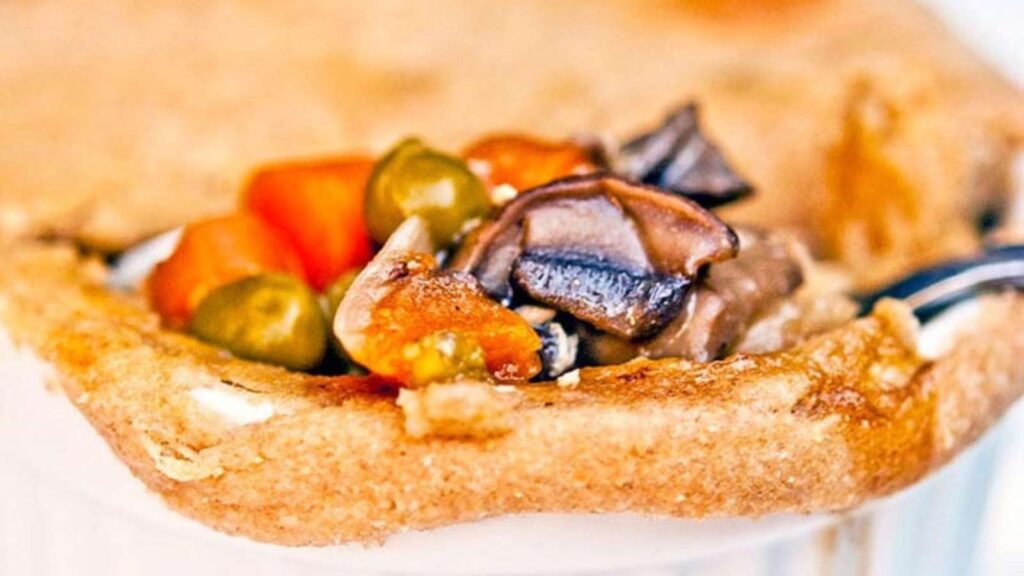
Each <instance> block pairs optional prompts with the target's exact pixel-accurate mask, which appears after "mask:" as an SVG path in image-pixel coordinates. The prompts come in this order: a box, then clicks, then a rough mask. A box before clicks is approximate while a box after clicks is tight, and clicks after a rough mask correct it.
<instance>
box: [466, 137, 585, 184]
mask: <svg viewBox="0 0 1024 576" xmlns="http://www.w3.org/2000/svg"><path fill="white" fill-rule="evenodd" d="M462 156H463V158H465V159H466V161H467V162H468V163H469V166H470V169H472V170H473V171H475V172H476V173H477V176H479V177H480V178H481V179H482V180H483V181H484V182H486V183H487V184H488V186H490V187H492V188H493V187H495V186H498V185H501V184H508V185H510V186H512V187H513V188H515V189H516V190H526V189H528V188H533V187H534V186H540V185H541V184H547V183H548V182H551V181H552V180H556V179H558V178H562V177H565V176H572V175H577V174H585V173H587V172H593V171H594V170H596V167H595V166H594V164H593V163H592V162H591V161H590V159H589V158H588V157H587V153H586V151H585V150H583V148H582V147H580V146H578V145H576V144H573V143H571V142H547V141H544V140H539V139H537V138H531V137H529V136H521V135H515V134H506V135H498V136H491V137H488V138H484V139H483V140H480V141H478V142H476V143H475V144H473V145H472V146H470V147H469V148H467V149H466V150H465V151H464V152H463V154H462Z"/></svg>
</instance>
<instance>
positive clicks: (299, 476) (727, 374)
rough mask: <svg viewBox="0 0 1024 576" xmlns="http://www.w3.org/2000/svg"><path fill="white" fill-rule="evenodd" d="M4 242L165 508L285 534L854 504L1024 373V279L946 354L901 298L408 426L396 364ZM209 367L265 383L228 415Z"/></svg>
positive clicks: (88, 408) (33, 332)
mask: <svg viewBox="0 0 1024 576" xmlns="http://www.w3.org/2000/svg"><path fill="white" fill-rule="evenodd" d="M0 252H2V253H3V255H4V258H5V263H6V264H5V266H4V267H3V269H2V270H0V321H2V324H3V325H4V327H6V329H7V331H8V332H9V334H10V335H11V337H12V338H13V339H14V341H15V342H17V343H18V345H19V346H23V347H28V348H29V349H31V350H33V351H34V352H35V353H36V354H37V355H39V356H40V357H41V358H43V359H44V360H45V361H47V362H48V363H50V364H52V365H53V367H54V368H55V373H56V374H57V378H56V380H57V381H58V383H59V384H60V388H61V389H62V390H63V392H64V393H65V394H66V395H67V397H68V398H69V399H70V400H71V401H72V402H73V403H74V404H75V405H76V407H77V408H78V409H79V410H80V411H81V413H82V414H83V415H84V416H85V417H86V418H87V419H88V420H89V422H90V423H91V424H92V425H93V426H94V427H95V428H96V430H97V431H98V432H99V433H100V434H101V435H102V436H103V437H104V438H105V439H106V441H107V442H108V443H109V445H110V446H111V448H112V449H113V450H114V451H115V453H116V454H117V455H118V456H119V457H120V458H121V459H122V460H123V461H124V462H125V463H126V464H127V465H128V466H129V467H130V468H131V470H132V472H133V473H134V474H135V475H136V476H137V477H138V478H139V479H141V480H142V481H143V482H144V483H145V484H146V485H147V486H148V487H149V488H150V489H152V490H153V491H154V492H156V493H158V494H160V495H161V496H162V497H163V499H164V500H165V501H166V502H167V503H168V504H169V505H170V506H171V507H172V508H174V509H176V510H178V511H180V512H182V513H184V514H186V515H188V516H191V517H193V518H195V519H197V520H199V521H201V522H203V523H205V524H208V525H210V526H212V527H214V528H217V529H219V530H222V531H225V532H229V533H234V534H242V535H245V536H248V537H250V538H253V539H256V540H262V541H268V542H275V543H279V544H288V545H306V544H315V545H324V544H331V543H337V542H349V541H361V542H376V541H380V540H381V539H382V538H384V537H386V536H388V535H390V534H393V533H396V532H399V531H403V530H409V529H427V528H431V527H437V526H441V525H445V524H451V523H455V522H464V521H472V520H475V519H480V518H484V517H489V516H497V515H502V514H512V513H522V512H584V513H600V512H618V511H632V512H641V513H650V514H658V515H667V516H676V517H687V518H704V517H711V516H737V515H739V516H761V515H766V514H774V513H810V512H822V511H832V510H843V509H848V508H851V507H854V506H857V505H859V504H861V503H863V502H865V501H867V500H870V499H872V498H876V497H879V496H883V495H885V494H889V493H892V492H894V491H896V490H899V489H901V488H904V487H906V486H908V485H910V484H912V483H914V482H915V481H917V480H918V479H920V478H921V477H923V476H924V475H926V474H928V473H929V472H931V471H933V470H935V469H936V468H938V467H940V466H941V465H942V464H944V463H945V462H947V461H948V460H950V459H951V458H953V457H954V456H955V455H956V454H958V453H959V452H960V451H961V450H962V449H964V448H965V447H966V446H968V445H969V444H970V443H971V442H972V441H973V440H975V439H976V438H977V437H978V436H979V435H981V434H982V433H983V432H984V431H985V430H986V429H988V427H989V426H990V425H991V424H992V423H993V422H994V421H995V420H996V419H997V418H999V416H1000V415H1001V414H1002V413H1003V412H1004V411H1005V410H1006V409H1007V408H1008V407H1009V406H1010V405H1011V404H1012V403H1013V402H1014V401H1015V400H1016V399H1017V398H1018V397H1019V396H1020V395H1021V393H1022V391H1024V363H1022V362H1020V361H1019V358H1021V357H1022V356H1024V333H1022V332H1021V331H1019V330H1018V326H1020V325H1021V324H1022V323H1024V297H1022V296H1020V295H1012V294H1004V295H996V296H989V297H985V298H984V299H983V300H982V306H983V313H982V314H981V315H980V316H979V320H978V322H977V324H976V325H975V326H972V327H970V328H969V329H968V330H967V331H966V332H965V333H964V334H963V336H962V337H961V339H960V340H959V343H958V344H957V346H956V347H955V348H954V349H953V350H952V351H951V352H950V353H948V354H946V355H945V356H943V357H941V358H939V359H937V360H935V361H931V362H928V361H924V360H922V359H921V358H919V357H918V356H917V355H916V354H915V352H914V351H913V348H912V346H913V341H912V340H913V338H912V335H911V334H910V332H911V331H912V330H913V326H912V325H911V324H910V323H909V322H908V321H907V319H906V318H905V317H904V315H903V314H902V313H901V312H900V309H899V308H898V307H885V308H883V309H880V310H876V312H875V313H874V314H873V315H871V316H869V317H867V318H864V319H861V320H857V321H854V322H851V323H849V324H848V325H846V326H843V327H841V328H839V329H837V330H835V331H832V332H830V333H827V334H824V335H822V336H820V337H817V338H814V339H813V340H810V341H808V342H806V343H804V344H802V345H800V346H798V347H796V348H794V349H792V350H788V351H785V352H781V353H776V354H769V355H763V356H744V355H737V356H733V357H730V358H728V359H726V360H723V361H721V362H715V363H712V364H707V365H699V364H693V363H688V362H684V361H658V362H652V361H639V362H633V363H630V364H627V365H623V366H617V367H608V368H600V369H587V370H584V371H583V372H582V374H581V378H580V381H579V382H578V383H575V384H571V385H567V386H558V385H529V386H521V387H516V388H514V389H511V390H510V391H509V392H508V394H509V395H510V398H511V399H512V401H513V403H514V405H515V409H514V410H513V412H512V415H511V425H512V429H511V431H510V432H509V433H508V434H505V435H502V436H497V437H494V438H490V439H487V440H453V439H438V438H434V439H425V440H415V439H412V438H411V437H409V436H408V435H406V434H405V433H404V431H403V421H402V415H401V411H400V410H399V408H397V407H396V405H395V401H394V395H393V392H394V391H393V390H391V389H390V388H389V387H388V385H387V383H385V382H381V381H377V380H373V379H353V378H347V377H340V378H338V377H334V378H332V377H322V376H309V375H302V374H293V373H288V372H285V371H283V370H279V369H276V368H272V367H268V366H263V365H259V364H254V363H249V362H243V361H239V360H235V359H232V358H229V357H227V356H226V355H224V354H222V353H220V352H218V351H217V350H214V349H212V348H210V347H207V346H204V345H202V344H200V343H197V342H195V341H194V340H192V339H190V338H187V337H185V336H182V335H179V334H175V333H172V332H168V331H165V330H162V329H161V328H160V326H159V322H158V320H157V319H156V318H155V317H154V316H153V315H152V314H151V313H150V312H148V311H147V310H146V309H145V307H144V306H143V305H142V304H141V303H140V302H138V301H137V300H135V299H134V298H133V297H132V296H130V295H119V294H115V293H112V292H110V291H108V290H107V289H105V288H104V287H103V286H102V276H103V273H102V267H101V266H99V265H98V264H97V263H95V262H89V261H88V260H83V259H81V258H79V257H78V256H77V255H76V254H75V253H74V252H73V251H72V250H71V249H69V248H66V247H54V246H40V245H15V246H7V247H4V248H3V249H2V250H0ZM198 388H208V389H214V390H219V391H223V392H227V393H231V394H236V395H238V396H240V397H241V398H244V399H245V400H246V401H248V402H250V403H253V404H263V405H269V406H271V407H272V408H273V412H274V416H273V417H272V418H270V419H268V420H266V421H263V422H258V423H252V424H248V425H237V424H232V423H230V422H228V421H226V420H225V419H224V418H221V417H220V416H217V415H216V414H214V413H212V412H210V411H208V410H206V409H204V408H203V407H202V405H200V404H199V403H197V402H196V401H195V400H194V397H193V396H192V395H191V394H192V391H193V390H195V389H198Z"/></svg>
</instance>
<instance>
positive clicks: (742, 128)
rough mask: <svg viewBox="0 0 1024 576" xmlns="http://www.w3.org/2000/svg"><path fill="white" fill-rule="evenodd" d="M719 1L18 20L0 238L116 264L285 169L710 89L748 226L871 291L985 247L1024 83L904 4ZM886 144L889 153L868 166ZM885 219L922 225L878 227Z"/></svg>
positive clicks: (599, 120)
mask: <svg viewBox="0 0 1024 576" xmlns="http://www.w3.org/2000/svg"><path fill="white" fill-rule="evenodd" d="M713 4H714V5H716V6H717V8H707V5H708V3H706V2H696V1H694V2H690V1H682V2H680V1H675V0H646V1H644V2H640V3H638V2H634V1H615V2H602V3H600V5H599V6H597V5H593V4H592V3H580V2H571V1H569V2H548V1H543V0H537V1H534V0H527V1H518V0H517V1H514V2H506V3H499V4H494V3H488V4H487V5H486V6H485V5H483V4H480V3H478V2H471V1H469V2H467V1H461V0H441V1H439V2H411V3H410V2H405V1H401V2H399V1H390V0H384V1H380V2H344V3H339V2H329V1H325V2H314V3H312V4H308V3H307V4H306V5H305V6H304V8H303V9H302V10H298V9H296V8H295V7H294V6H292V5H291V4H288V3H257V4H253V3H249V2H228V3H218V4H216V5H212V4H210V3H208V2H187V3H185V4H182V3H180V2H176V3H172V4H162V3H157V4H152V3H150V4H147V5H145V6H139V5H137V3H133V2H122V1H119V0H107V1H104V2H101V3H99V4H97V3H91V4H90V5H89V6H84V5H82V6H77V5H76V6H69V5H67V4H66V3H60V2H31V3H15V4H10V5H7V6H5V7H4V8H3V9H2V14H3V18H0V37H2V38H4V39H5V42H6V43H7V48H6V49H5V50H4V54H5V55H6V57H5V58H4V62H3V63H2V64H0V66H2V67H3V68H2V70H3V74H0V125H3V127H4V128H3V130H0V148H2V149H4V150H5V154H4V155H3V157H2V158H0V181H2V182H3V184H4V185H3V187H2V189H0V206H2V212H0V230H4V231H5V232H7V233H13V234H20V235H24V234H30V235H31V234H56V235H59V236H65V237H70V238H74V239H77V240H80V241H82V242H84V243H86V244H88V245H90V246H95V247H100V248H104V249H108V250H116V249H120V248H123V247H125V246H127V245H129V244H131V243H132V242H134V241H136V240H138V239H140V238H142V237H145V236H148V235H151V234H154V233H156V232H159V231H162V230H165V229H167V228H170V227H173V226H175V225H178V224H180V223H182V222H187V221H190V220H194V219H196V218H198V217H201V216H208V215H211V214H216V213H220V212H223V211H225V210H226V209H228V207H230V206H231V205H233V203H234V200H235V196H236V193H237V192H236V191H237V190H238V187H239V184H240V182H241V181H242V179H243V178H244V177H245V176H246V172H247V171H248V170H249V169H250V167H251V166H254V165H257V164H260V163H262V162H265V161H266V160H268V159H272V158H281V157H288V156H309V155H322V154H327V153H333V152H335V151H336V150H339V149H344V150H353V149H359V148H367V149H371V150H380V149H382V148H383V147H385V146H387V145H389V144H390V143H391V142H393V141H394V140H395V139H397V138H398V137H400V136H403V135H405V134H409V133H414V134H419V135H422V136H423V137H424V138H426V139H427V140H428V141H431V142H434V143H436V144H438V145H441V146H444V147H449V148H452V147H457V146H460V145H462V144H464V143H465V142H466V141H467V140H468V139H469V138H470V137H472V136H473V135H475V134H480V133H486V132H491V131H494V130H503V129H504V130H507V129H519V128H521V127H523V126H529V127H531V129H532V130H534V131H537V132H539V133H540V134H541V135H548V136H558V137H562V136H564V135H567V134H573V133H581V132H588V133H589V132H593V131H598V132H607V133H611V134H614V135H616V136H626V135H628V134H629V133H631V132H632V131H635V130H637V129H638V128H639V127H642V126H645V125H651V124H653V123H655V122H657V121H658V119H659V118H658V115H659V114H660V113H661V111H663V110H667V109H669V108H670V107H672V106H674V105H676V104H678V103H680V102H682V101H686V100H689V99H696V100H698V101H700V102H701V103H702V104H703V106H704V110H705V120H706V123H707V127H708V129H709V132H710V134H711V135H712V136H713V137H714V138H715V140H716V141H718V142H719V143H720V144H721V146H722V147H723V148H724V150H725V151H726V153H727V155H728V156H729V157H730V158H732V159H734V161H735V162H736V163H737V165H738V168H739V169H740V171H741V172H742V173H744V174H746V175H747V176H748V177H749V178H750V179H751V181H752V182H753V183H754V185H755V186H756V187H757V188H758V190H759V194H758V195H757V197H755V198H754V199H752V200H750V201H749V202H746V203H743V204H741V205H740V206H737V207H736V208H735V209H733V210H734V211H733V212H732V213H730V214H728V215H729V216H730V217H731V218H732V219H734V220H740V221H750V222H755V223H760V224H766V225H771V226H773V227H778V226H789V227H793V228H797V229H800V230H803V231H805V232H807V236H808V238H809V239H810V240H812V241H813V242H814V244H816V245H817V249H818V251H819V253H820V254H822V255H824V256H828V257H837V258H841V259H843V260H845V261H847V262H849V263H850V265H851V266H853V267H854V268H855V269H856V270H857V273H858V276H864V277H868V279H869V280H871V281H873V282H874V283H877V282H878V281H881V280H884V279H888V278H891V277H892V276H893V274H895V273H898V272H899V271H902V270H904V269H906V268H907V267H908V266H912V265H919V264H921V263H922V262H923V261H925V260H933V259H935V258H939V257H943V256H949V255H950V254H953V253H960V252H963V251H965V250H969V249H971V248H972V247H973V237H972V235H971V233H970V232H969V230H968V228H967V226H968V224H966V222H967V221H969V220H970V219H971V218H973V216H974V215H975V214H977V213H979V212H981V211H983V210H984V209H986V208H987V206H988V204H989V200H990V199H991V198H992V197H993V196H994V195H998V194H999V193H1000V192H1001V188H1003V186H1004V184H1005V168H1006V164H1007V162H1008V158H1009V155H1010V148H1011V147H1012V146H1013V144H1014V142H1019V141H1020V138H1021V134H1022V126H1024V120H1022V118H1024V112H1022V99H1021V95H1020V93H1019V92H1018V91H1017V90H1015V89H1014V88H1012V87H1011V86H1010V85H1009V84H1008V83H1007V82H1006V81H1005V80H1003V79H1002V78H1000V77H999V76H998V75H997V74H996V73H995V72H994V71H993V70H991V69H990V68H989V67H987V66H986V65H985V64H984V63H983V62H981V61H980V60H979V58H977V57H976V56H975V55H973V54H972V53H971V52H970V51H968V50H967V49H965V48H964V47H963V46H962V45H961V44H960V43H959V42H958V41H957V40H956V39H955V38H954V37H953V36H952V35H951V34H950V33H949V32H948V31H947V30H945V29H944V28H943V26H942V25H941V24H940V23H939V22H938V20H937V19H936V18H935V17H934V16H933V15H931V14H929V13H928V12H927V11H926V10H925V9H923V8H922V7H919V6H917V5H916V4H914V3H913V2H910V1H908V0H898V1H890V0H805V1H795V2H792V1H791V2H769V1H758V2H718V3H713ZM54 37H59V38H60V42H54V41H53V39H54ZM858 127H859V128H858ZM865 130H866V131H867V134H868V135H869V136H870V137H871V138H874V139H875V140H873V141H872V142H875V144H877V148H878V150H880V152H878V153H877V154H872V153H870V152H868V153H861V154H859V155H858V154H857V150H859V149H860V148H858V146H857V142H860V141H862V140H863V138H861V136H858V134H860V135H863V133H864V132H865ZM872 135H873V136H872ZM876 141H877V142H876ZM838 156H841V157H843V158H844V159H843V160H842V161H840V160H836V158H837V157H838ZM55 167H56V168H57V169H54V168H55ZM863 172H866V173H869V174H876V175H877V177H875V179H874V180H872V182H874V183H876V184H877V183H881V184H884V185H886V187H887V188H889V189H893V190H896V192H895V193H893V194H889V195H881V196H880V195H878V194H872V193H871V192H870V191H869V190H870V189H871V186H870V185H869V184H870V182H862V181H858V180H857V179H856V178H853V177H851V176H850V174H853V173H863ZM879 206H881V207H882V208H881V209H880V208H878V207H879ZM883 214H884V215H883ZM923 214H927V217H924V216H923ZM844 215H845V216H844ZM881 218H896V219H898V220H899V221H900V226H897V227H885V230H891V229H899V230H900V232H899V233H896V234H892V233H890V232H885V231H879V230H878V226H868V227H867V230H866V231H864V230H863V229H862V228H861V227H860V226H859V225H858V224H857V222H861V221H864V220H867V221H869V222H870V221H876V220H878V219H881ZM816 223H820V224H816Z"/></svg>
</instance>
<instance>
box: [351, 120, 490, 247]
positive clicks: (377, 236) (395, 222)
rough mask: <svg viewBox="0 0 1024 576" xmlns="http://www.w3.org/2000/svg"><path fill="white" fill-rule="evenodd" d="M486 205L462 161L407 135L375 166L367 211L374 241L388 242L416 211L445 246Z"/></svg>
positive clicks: (436, 240) (437, 241) (476, 180)
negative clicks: (408, 137)
mask: <svg viewBox="0 0 1024 576" xmlns="http://www.w3.org/2000/svg"><path fill="white" fill-rule="evenodd" d="M489 207H490V199H489V197H488V195H487V191H486V190H485V189H484V185H483V183H482V182H480V179H479V178H477V177H476V175H474V174H473V173H472V172H471V171H470V170H469V168H467V167H466V163H465V162H463V161H462V160H460V159H458V158H454V157H452V156H447V155H445V154H442V153H440V152H437V151H435V150H431V149H430V148H427V147H426V146H424V145H423V144H422V143H421V142H420V141H419V140H405V141H403V142H401V143H400V144H399V145H398V146H396V147H395V148H394V149H393V150H392V151H391V152H390V153H388V154H387V156H385V157H384V158H383V159H381V161H380V162H378V163H377V166H376V167H375V168H374V170H373V175H372V177H371V178H370V182H369V185H368V188H367V196H366V207H365V213H366V223H367V226H368V228H369V230H370V235H371V236H372V237H373V239H374V240H376V241H377V242H380V243H382V244H383V243H384V242H386V241H387V239H388V237H389V236H390V235H391V233H392V232H394V231H395V229H396V228H398V226H399V224H401V223H402V222H403V221H405V219H406V218H409V217H410V216H420V217H422V218H423V219H424V220H425V221H426V222H427V224H428V225H429V228H430V234H431V236H432V237H433V239H434V244H435V245H436V246H437V247H444V246H447V245H449V244H451V243H452V242H453V241H454V240H455V238H456V237H458V236H459V235H460V234H461V233H462V232H463V231H464V228H465V227H466V224H467V222H469V221H471V220H473V219H475V218H479V217H481V216H483V215H484V214H485V213H486V212H487V210H488V208H489Z"/></svg>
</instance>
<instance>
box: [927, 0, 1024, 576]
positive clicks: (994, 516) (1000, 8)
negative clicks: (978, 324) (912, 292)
mask: <svg viewBox="0 0 1024 576" xmlns="http://www.w3.org/2000/svg"><path fill="white" fill-rule="evenodd" d="M925 2H926V3H927V4H930V5H932V6H934V7H935V8H936V9H937V10H938V11H939V12H940V13H941V14H942V15H943V16H944V17H945V19H946V22H947V23H948V24H949V26H951V27H952V28H953V29H954V30H955V31H956V32H957V33H958V34H959V35H960V36H961V38H963V39H964V40H965V41H967V42H968V43H969V44H971V46H973V47H974V48H975V49H976V50H979V51H980V52H981V53H982V54H984V55H985V56H986V57H987V58H988V59H989V60H990V61H992V62H993V63H994V64H996V65H997V66H999V67H1000V68H1001V69H1002V70H1003V71H1004V72H1005V73H1006V74H1008V75H1009V76H1010V77H1012V78H1013V79H1014V80H1015V81H1016V83H1017V84H1018V85H1019V86H1024V0H925ZM1022 328H1024V327H1022ZM1021 361H1022V362H1024V359H1022V360H1021ZM1011 428H1012V431H1011V433H1010V434H1008V437H1007V439H1006V441H1007V442H1008V444H1009V445H1008V446H1006V450H1005V452H1004V455H1003V459H1002V461H1001V462H1000V464H999V467H998V469H997V471H996V485H995V488H994V490H993V492H992V495H991V500H990V504H989V509H988V511H987V513H986V520H985V528H984V531H983V532H982V535H981V539H980V540H979V542H981V546H982V550H981V558H980V562H979V564H978V568H979V573H980V574H984V575H987V576H1011V575H1012V576H1019V575H1021V574H1024V407H1021V406H1018V407H1017V409H1016V410H1015V411H1014V413H1013V415H1012V422H1011Z"/></svg>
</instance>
